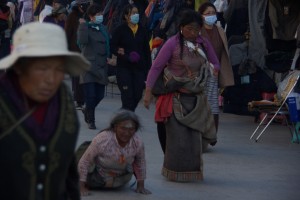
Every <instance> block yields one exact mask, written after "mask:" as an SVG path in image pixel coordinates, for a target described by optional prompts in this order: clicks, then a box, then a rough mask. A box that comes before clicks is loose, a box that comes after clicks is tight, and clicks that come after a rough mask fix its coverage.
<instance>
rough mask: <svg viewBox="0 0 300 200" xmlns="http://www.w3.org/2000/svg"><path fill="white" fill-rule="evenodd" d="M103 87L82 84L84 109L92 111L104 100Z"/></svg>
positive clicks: (96, 84)
mask: <svg viewBox="0 0 300 200" xmlns="http://www.w3.org/2000/svg"><path fill="white" fill-rule="evenodd" d="M104 91H105V85H102V84H99V83H84V84H83V92H84V101H85V105H86V109H91V110H94V109H95V108H96V106H97V105H98V104H99V102H100V101H101V100H102V99H103V98H104Z"/></svg>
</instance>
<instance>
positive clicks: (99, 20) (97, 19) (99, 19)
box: [94, 15, 103, 24]
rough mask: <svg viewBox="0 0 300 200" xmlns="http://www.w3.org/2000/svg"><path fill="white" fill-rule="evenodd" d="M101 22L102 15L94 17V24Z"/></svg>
mask: <svg viewBox="0 0 300 200" xmlns="http://www.w3.org/2000/svg"><path fill="white" fill-rule="evenodd" d="M102 22H103V15H96V16H95V22H94V23H95V24H102Z"/></svg>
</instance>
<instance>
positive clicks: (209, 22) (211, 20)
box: [204, 15, 217, 26]
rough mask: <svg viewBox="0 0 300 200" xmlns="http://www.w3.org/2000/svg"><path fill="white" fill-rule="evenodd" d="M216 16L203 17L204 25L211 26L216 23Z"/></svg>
mask: <svg viewBox="0 0 300 200" xmlns="http://www.w3.org/2000/svg"><path fill="white" fill-rule="evenodd" d="M216 21H217V16H216V15H210V16H204V22H205V24H207V25H209V26H212V25H214V24H215V23H216Z"/></svg>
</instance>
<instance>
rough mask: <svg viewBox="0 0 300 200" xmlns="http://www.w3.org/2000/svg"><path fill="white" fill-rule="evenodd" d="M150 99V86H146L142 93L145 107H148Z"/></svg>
mask: <svg viewBox="0 0 300 200" xmlns="http://www.w3.org/2000/svg"><path fill="white" fill-rule="evenodd" d="M151 101H152V93H151V88H149V87H146V91H145V95H144V106H145V108H147V109H149V105H150V103H151Z"/></svg>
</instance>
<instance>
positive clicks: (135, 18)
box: [130, 14, 140, 24]
mask: <svg viewBox="0 0 300 200" xmlns="http://www.w3.org/2000/svg"><path fill="white" fill-rule="evenodd" d="M130 21H131V23H133V24H137V23H139V21H140V15H139V14H134V15H131V16H130Z"/></svg>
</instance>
